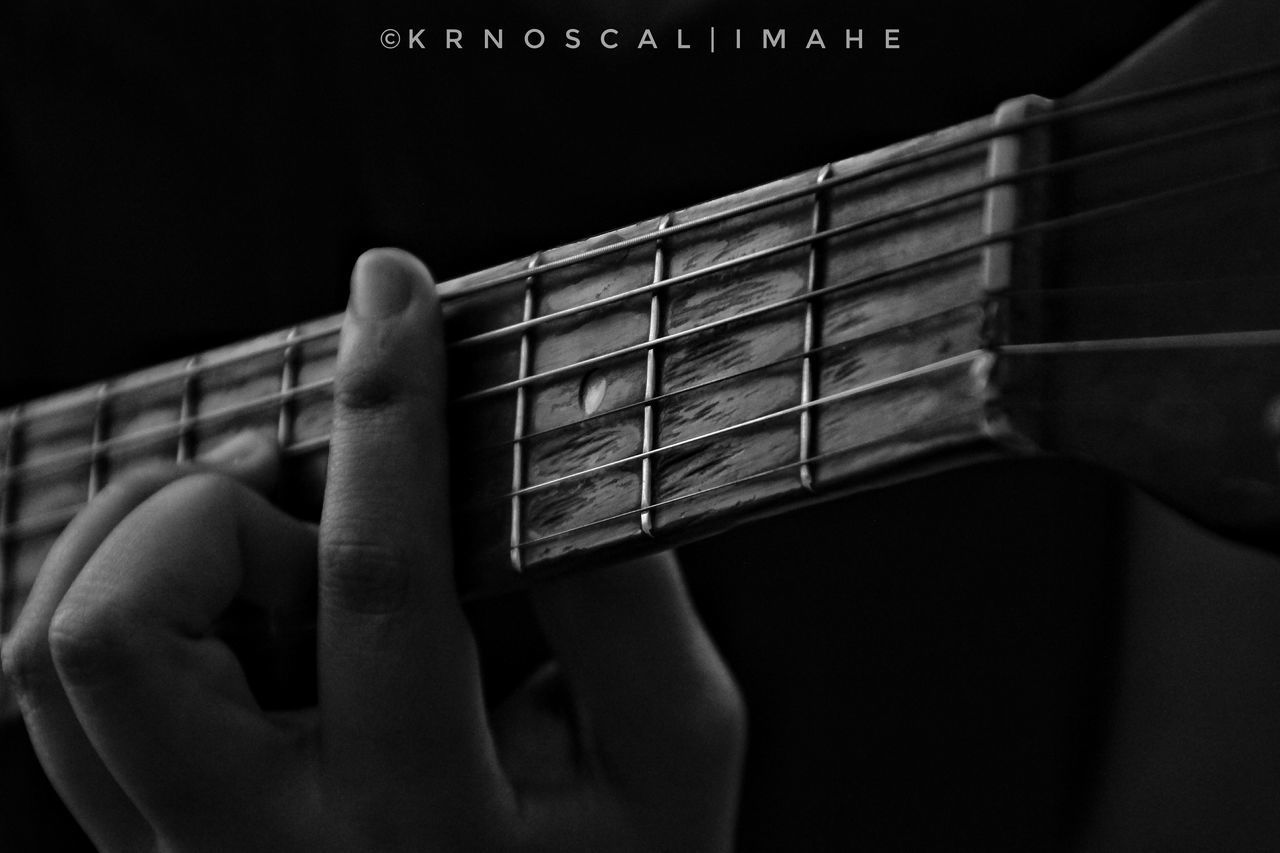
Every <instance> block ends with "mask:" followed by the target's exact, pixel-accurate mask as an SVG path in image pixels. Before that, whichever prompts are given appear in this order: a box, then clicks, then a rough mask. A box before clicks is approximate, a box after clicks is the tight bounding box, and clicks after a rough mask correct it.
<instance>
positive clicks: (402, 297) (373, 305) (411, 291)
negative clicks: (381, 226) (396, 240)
mask: <svg viewBox="0 0 1280 853" xmlns="http://www.w3.org/2000/svg"><path fill="white" fill-rule="evenodd" d="M415 298H417V299H426V300H428V301H434V300H435V287H434V279H433V278H432V276H431V271H430V270H428V269H427V266H426V264H424V263H423V262H422V261H421V260H419V259H418V257H417V256H416V255H413V254H412V253H410V252H406V251H405V250H404V249H396V248H378V249H369V250H368V251H366V252H364V253H363V254H361V255H360V257H359V258H357V259H356V262H355V266H354V267H353V268H352V271H351V302H350V306H349V307H350V310H351V312H352V313H353V314H355V315H356V316H357V317H359V318H361V319H374V320H380V319H387V318H390V317H395V316H397V315H399V314H401V313H403V312H404V310H405V309H406V308H408V306H409V305H410V304H411V303H412V302H413V301H414V299H415Z"/></svg>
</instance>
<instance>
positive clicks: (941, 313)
mask: <svg viewBox="0 0 1280 853" xmlns="http://www.w3.org/2000/svg"><path fill="white" fill-rule="evenodd" d="M985 301H986V297H983V298H981V299H966V300H964V301H963V302H957V303H955V304H954V305H950V306H948V307H946V308H941V309H939V310H937V311H931V312H929V313H928V314H921V315H919V316H918V317H912V318H910V319H908V320H903V321H901V322H898V323H891V324H889V325H887V326H881V327H880V328H878V329H873V330H872V331H869V332H863V333H861V334H859V335H856V336H855V337H852V338H845V339H843V340H840V341H834V342H831V343H826V344H819V345H817V346H815V347H814V348H813V349H810V350H799V351H797V352H794V353H791V354H790V355H784V356H782V357H781V358H777V359H774V360H773V361H766V362H764V363H763V364H758V365H756V366H755V367H748V368H745V369H743V370H739V371H737V372H736V373H726V374H724V375H723V376H715V377H712V378H710V379H704V380H702V381H701V382H695V383H694V384H692V385H685V386H682V387H680V388H677V389H675V390H674V391H666V392H663V393H661V394H658V395H657V396H655V397H654V398H653V400H652V401H651V402H654V403H665V402H667V401H668V400H672V399H675V398H677V397H681V396H683V395H686V394H692V393H694V392H696V391H705V390H706V389H707V388H711V387H714V386H716V385H719V384H721V383H724V382H732V381H733V380H735V379H741V378H742V377H744V376H751V375H752V374H755V373H760V372H762V371H765V370H769V369H770V368H774V367H781V366H782V365H784V364H790V363H791V362H793V361H802V360H803V359H805V358H806V357H808V356H816V355H820V354H823V353H831V352H837V351H839V350H842V349H845V348H847V347H851V346H855V345H857V344H862V343H866V342H868V341H873V340H875V339H876V338H878V337H881V336H882V335H888V334H892V333H894V332H900V331H901V330H903V329H909V328H911V327H912V326H919V325H922V324H925V323H929V322H933V321H936V320H938V319H940V318H942V317H945V316H947V315H948V314H956V313H959V312H961V311H964V310H966V309H969V308H974V307H976V306H978V305H981V304H983V303H984V302H985ZM648 402H650V401H646V400H644V399H640V400H633V401H632V402H630V403H623V404H622V405H620V406H617V407H615V408H612V409H605V410H603V411H599V412H596V413H595V414H593V415H588V416H586V417H583V418H579V419H578V420H576V421H569V422H567V423H562V424H557V425H556V426H552V427H546V428H544V429H541V430H538V431H536V432H532V433H527V434H526V435H525V440H526V441H528V440H531V439H534V438H543V437H545V436H548V435H554V434H555V433H558V432H565V431H568V430H571V429H579V428H581V427H583V426H585V425H587V424H590V423H592V422H594V421H597V420H602V419H604V418H610V417H617V416H618V415H620V414H623V413H625V412H628V411H630V410H631V409H636V408H640V407H642V406H644V405H646V404H647V403H648ZM510 446H511V442H510V441H509V440H508V441H503V442H497V443H494V444H487V445H482V446H480V447H477V448H475V451H476V452H478V453H484V452H497V451H502V452H505V451H506V450H507V449H508V448H509V447H510Z"/></svg>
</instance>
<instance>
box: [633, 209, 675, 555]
mask: <svg viewBox="0 0 1280 853" xmlns="http://www.w3.org/2000/svg"><path fill="white" fill-rule="evenodd" d="M670 226H671V214H670V213H668V214H667V215H666V216H664V217H662V219H661V220H659V221H658V237H657V239H656V240H654V241H653V283H654V284H658V283H659V282H661V281H662V280H663V279H664V278H666V277H667V259H666V251H665V250H664V248H663V245H662V232H663V231H664V230H666V229H667V228H669V227H670ZM662 292H663V289H662V288H655V289H654V290H653V291H652V292H651V293H650V294H649V343H650V344H651V346H650V347H649V349H648V351H647V353H646V356H645V365H644V400H645V403H644V439H643V445H642V446H641V452H642V454H643V456H642V457H641V459H640V530H641V531H643V532H644V534H645V535H646V536H653V535H654V523H653V510H652V509H651V507H652V506H653V478H654V473H653V451H654V450H655V445H656V443H657V442H656V439H657V418H658V413H657V410H656V409H657V407H656V404H654V403H653V402H652V401H653V398H654V397H656V396H658V394H659V393H660V392H659V388H658V347H657V346H656V345H653V343H654V341H656V340H658V338H660V337H662Z"/></svg>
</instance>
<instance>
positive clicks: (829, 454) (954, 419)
mask: <svg viewBox="0 0 1280 853" xmlns="http://www.w3.org/2000/svg"><path fill="white" fill-rule="evenodd" d="M973 417H974V415H973V414H972V413H964V414H961V415H953V416H951V417H948V418H941V419H939V420H937V421H934V422H932V423H929V424H921V425H918V426H916V427H912V428H909V429H905V430H902V431H901V432H898V433H894V434H893V435H892V436H885V437H882V438H875V439H871V440H869V441H858V442H854V443H852V444H846V445H844V446H843V447H837V448H835V449H834V450H828V451H825V452H822V453H818V454H815V455H814V456H812V457H811V458H810V459H809V462H810V463H814V462H824V461H827V460H829V459H833V458H836V457H838V456H843V455H845V454H846V453H852V452H853V451H855V450H862V449H864V448H867V447H873V446H875V445H876V444H880V443H882V442H885V441H892V440H895V439H902V438H910V437H912V436H914V435H916V434H919V433H923V432H926V431H928V430H931V429H937V428H938V427H940V426H947V425H950V424H958V423H966V422H969V421H971V420H972V419H973ZM801 464H802V463H801V462H800V461H799V460H797V461H795V462H785V463H783V464H781V465H778V466H776V467H774V468H769V469H767V470H764V471H757V472H755V473H752V474H747V475H745V476H743V477H739V478H737V479H736V480H730V481H728V482H725V483H716V484H715V485H711V486H707V487H705V488H702V489H697V490H695V491H692V492H685V493H684V494H681V495H673V496H671V497H669V498H666V499H664V500H661V501H658V502H657V503H655V504H654V507H665V506H671V505H672V504H677V503H683V502H684V501H689V500H694V499H695V498H701V497H705V496H707V495H709V494H712V493H714V492H719V491H722V490H724V489H731V488H733V487H734V486H741V485H744V484H746V483H750V482H753V481H755V480H759V479H762V478H764V477H771V476H777V475H780V474H785V473H788V472H790V471H791V470H793V469H795V468H796V467H798V466H799V465H801ZM637 512H639V510H635V509H628V510H623V511H621V512H618V513H614V514H613V515H610V516H606V517H604V518H597V519H594V520H592V521H588V522H584V523H582V524H578V525H575V526H573V527H570V528H566V529H564V530H557V531H555V532H554V533H548V534H545V535H543V536H538V537H536V538H534V539H527V540H525V541H524V542H523V543H522V544H523V546H524V547H526V548H529V547H531V546H533V545H540V544H542V543H543V542H548V541H551V540H553V539H561V538H563V537H565V536H572V535H573V534H575V533H581V532H582V531H583V530H590V529H591V528H593V527H599V526H600V525H602V524H609V523H611V522H616V521H625V520H627V519H629V518H630V517H631V516H633V515H635V514H636V513H637Z"/></svg>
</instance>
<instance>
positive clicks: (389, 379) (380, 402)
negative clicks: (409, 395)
mask: <svg viewBox="0 0 1280 853" xmlns="http://www.w3.org/2000/svg"><path fill="white" fill-rule="evenodd" d="M399 386H400V383H398V382H397V381H396V379H395V377H394V376H392V375H391V373H390V371H388V370H385V369H382V368H381V367H380V366H379V365H374V364H348V365H344V367H343V369H342V370H341V371H339V373H338V375H337V376H336V377H335V378H334V385H333V401H334V405H335V406H336V407H337V409H338V410H339V411H343V410H345V411H350V412H379V411H382V410H385V409H387V408H389V407H391V406H392V405H394V404H395V403H396V402H398V401H399V399H400V397H401V389H400V387H399Z"/></svg>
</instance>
